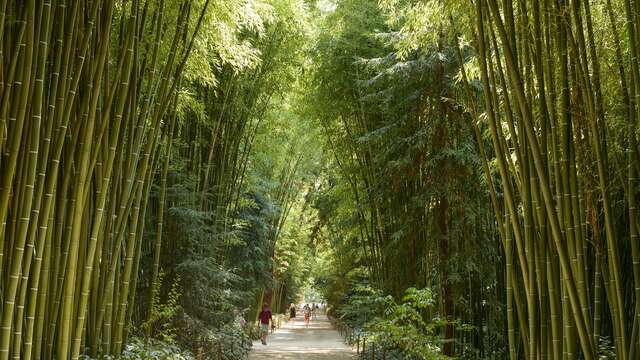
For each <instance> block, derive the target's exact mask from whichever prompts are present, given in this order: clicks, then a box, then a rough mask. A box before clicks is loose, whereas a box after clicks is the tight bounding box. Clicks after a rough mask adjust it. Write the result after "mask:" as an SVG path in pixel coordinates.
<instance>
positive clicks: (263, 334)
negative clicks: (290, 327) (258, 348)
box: [258, 303, 273, 345]
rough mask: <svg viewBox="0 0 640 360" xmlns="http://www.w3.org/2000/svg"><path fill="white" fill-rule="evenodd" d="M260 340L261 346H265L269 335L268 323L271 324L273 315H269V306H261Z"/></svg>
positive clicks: (259, 316) (265, 304)
mask: <svg viewBox="0 0 640 360" xmlns="http://www.w3.org/2000/svg"><path fill="white" fill-rule="evenodd" d="M258 318H260V340H261V341H262V345H267V336H268V335H269V322H273V315H272V314H271V309H270V308H269V304H267V303H264V305H263V306H262V311H261V312H260V315H258Z"/></svg>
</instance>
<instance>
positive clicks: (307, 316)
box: [289, 304, 320, 327]
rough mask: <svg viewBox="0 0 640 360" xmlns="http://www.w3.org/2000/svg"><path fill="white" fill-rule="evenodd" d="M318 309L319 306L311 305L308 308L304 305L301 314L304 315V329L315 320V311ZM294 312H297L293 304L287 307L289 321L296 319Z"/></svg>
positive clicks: (307, 305)
mask: <svg viewBox="0 0 640 360" xmlns="http://www.w3.org/2000/svg"><path fill="white" fill-rule="evenodd" d="M318 309H320V305H318V304H311V306H309V304H305V305H304V306H303V307H302V313H303V314H304V324H305V326H306V327H309V322H310V321H311V320H312V319H314V320H315V318H316V311H317V310H318ZM296 312H297V307H296V305H295V304H291V306H289V320H290V321H291V320H292V319H294V318H295V317H296Z"/></svg>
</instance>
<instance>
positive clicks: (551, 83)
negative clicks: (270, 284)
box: [315, 0, 640, 359]
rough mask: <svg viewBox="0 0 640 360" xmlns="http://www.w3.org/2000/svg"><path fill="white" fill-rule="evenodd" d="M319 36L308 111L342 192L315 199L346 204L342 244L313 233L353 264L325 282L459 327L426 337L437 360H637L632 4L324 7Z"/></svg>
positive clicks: (479, 0) (639, 8)
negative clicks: (493, 357) (414, 290)
mask: <svg viewBox="0 0 640 360" xmlns="http://www.w3.org/2000/svg"><path fill="white" fill-rule="evenodd" d="M327 19H328V20H327V23H328V24H331V25H329V26H332V27H334V28H336V29H338V30H336V31H335V32H333V33H330V34H325V35H323V36H320V37H319V40H318V44H317V45H316V49H317V51H318V54H317V59H318V60H317V61H318V63H319V66H318V70H316V75H315V76H316V79H315V84H316V91H317V93H318V94H319V95H318V98H320V100H318V101H317V102H316V106H317V108H318V110H317V111H318V114H319V115H318V116H319V118H320V119H321V121H322V122H323V126H324V128H325V134H326V135H325V138H326V139H327V140H326V141H327V142H328V144H329V145H328V148H331V149H333V153H334V156H335V162H336V175H335V176H337V177H339V178H341V179H343V181H344V185H341V186H336V185H331V184H326V186H327V187H328V188H327V189H326V190H325V196H327V197H329V198H331V197H333V196H336V195H335V194H337V193H339V192H347V193H349V194H350V195H349V200H348V201H353V202H354V203H355V204H358V205H356V208H355V209H356V210H357V211H356V212H355V213H353V214H352V220H351V221H352V223H351V224H352V225H348V226H346V230H348V232H346V230H345V225H344V224H341V223H340V221H332V220H330V219H326V222H327V224H326V229H327V231H328V232H330V233H333V235H332V236H337V237H342V238H343V240H341V244H342V246H343V247H345V249H353V250H350V251H354V252H355V255H353V254H348V253H347V254H345V255H341V256H340V258H341V260H340V262H342V263H343V264H346V265H342V266H345V269H342V270H340V271H343V272H346V271H350V270H351V271H353V269H357V268H359V267H362V266H363V267H364V268H365V269H367V270H366V271H367V273H368V274H369V275H367V276H365V278H367V279H368V280H370V281H371V282H372V283H374V284H375V286H376V287H377V288H381V289H383V291H384V292H385V293H389V294H393V295H394V296H396V297H399V296H401V295H402V294H403V292H404V290H405V289H406V288H407V287H411V286H416V287H431V288H432V289H434V291H435V290H437V291H438V294H439V295H438V296H437V300H438V309H437V312H438V313H439V314H440V315H442V316H444V317H445V318H447V319H458V320H461V321H463V322H465V323H469V324H472V325H475V326H476V330H473V331H472V332H471V334H470V333H469V332H465V331H464V330H460V331H458V330H457V329H455V328H454V326H453V325H451V326H446V325H445V326H444V328H443V330H442V334H441V335H442V336H443V338H444V343H443V345H442V351H443V353H444V354H445V355H462V354H469V351H470V350H469V348H468V346H469V345H468V344H471V345H472V347H473V348H476V349H478V350H479V354H478V353H476V355H475V356H489V353H485V351H490V348H493V353H494V354H496V352H495V350H496V347H498V348H499V347H501V346H502V345H504V348H503V349H504V354H503V355H502V356H504V357H507V358H511V359H521V358H525V359H582V358H584V359H598V358H607V356H615V358H619V359H635V358H637V357H638V356H640V352H639V351H640V349H639V348H638V346H639V344H640V333H639V331H640V329H639V328H638V325H639V324H640V322H639V321H638V314H639V312H638V310H639V309H640V307H639V306H640V305H639V304H640V293H638V290H637V289H638V284H639V283H638V279H639V278H640V277H639V274H640V271H639V269H638V264H639V262H638V260H639V257H638V256H639V254H640V253H639V252H638V251H639V250H638V245H639V242H638V241H639V239H638V229H639V228H638V214H637V210H636V206H637V204H638V203H639V198H638V184H637V182H638V180H637V179H638V170H639V169H640V162H639V160H638V154H639V148H638V142H637V137H638V128H637V121H638V111H639V110H640V107H639V104H638V100H637V99H638V84H639V82H638V60H639V58H638V55H637V51H638V39H639V38H638V36H639V34H640V28H639V27H638V26H639V25H638V24H640V3H639V2H638V1H634V0H620V1H613V0H606V1H580V0H575V1H573V0H567V1H554V0H552V1H547V0H532V1H524V0H515V1H512V0H476V1H473V2H464V1H453V2H443V1H426V2H400V1H382V2H379V3H376V2H354V1H342V2H340V3H339V4H338V7H337V9H336V10H335V12H333V13H331V15H330V16H328V17H327ZM336 24H337V25H336ZM345 24H348V25H345ZM365 44H366V45H365ZM326 54H330V56H327V55H326ZM353 59H356V60H353ZM335 74H337V75H335ZM336 89H337V90H336ZM323 97H326V98H327V100H325V99H323ZM328 103H331V104H332V105H329V104H328ZM323 206H324V205H323ZM342 206H349V205H347V204H345V203H343V205H342ZM324 211H328V214H327V215H329V214H332V215H330V216H337V215H338V214H339V213H340V211H341V210H340V208H338V209H335V208H333V209H332V208H325V209H324ZM343 216H344V215H343ZM341 228H342V229H341ZM469 256H471V257H472V258H473V257H477V260H472V259H470V258H468V257H469ZM354 259H355V260H354ZM488 259H491V264H487V263H486V262H485V260H488ZM344 261H346V263H344ZM349 261H350V262H349ZM488 265H493V266H494V267H493V268H492V267H491V266H488ZM353 274H354V275H352V277H351V278H350V279H351V281H353V282H357V281H362V279H361V277H360V276H361V275H357V274H358V273H357V272H355V271H354V272H353ZM341 284H342V285H341ZM345 286H346V287H347V289H348V288H351V289H353V286H354V285H349V284H348V283H347V284H344V283H341V282H340V281H337V282H335V283H334V287H335V289H334V290H335V291H336V294H341V291H344V290H339V289H341V288H344V287H345ZM478 287H480V288H478ZM352 291H353V290H352ZM347 298H348V297H343V298H341V299H336V301H345V299H347ZM481 303H484V305H483V304H481ZM493 311H495V312H493ZM492 318H493V319H492ZM501 344H502V345H501Z"/></svg>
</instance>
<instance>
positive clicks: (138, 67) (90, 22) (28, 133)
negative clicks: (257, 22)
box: [0, 0, 208, 359]
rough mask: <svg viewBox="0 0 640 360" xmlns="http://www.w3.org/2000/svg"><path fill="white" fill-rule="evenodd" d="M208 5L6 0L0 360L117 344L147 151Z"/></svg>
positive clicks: (146, 182) (146, 181)
mask: <svg viewBox="0 0 640 360" xmlns="http://www.w3.org/2000/svg"><path fill="white" fill-rule="evenodd" d="M207 3H208V2H207ZM207 3H204V4H202V6H195V5H194V4H193V3H191V2H184V3H182V4H179V5H178V7H177V8H173V9H172V8H170V7H169V6H166V5H165V4H164V2H162V1H161V2H153V3H150V2H146V3H145V4H142V3H140V2H138V1H132V2H127V3H120V2H115V1H90V2H89V1H87V2H85V1H64V0H61V1H35V0H30V1H18V2H9V1H3V2H2V4H1V6H2V11H1V13H2V19H0V23H1V25H2V26H1V28H2V32H1V33H0V39H1V43H2V49H3V51H2V85H1V86H0V87H1V90H0V91H2V93H1V97H2V104H3V105H2V113H1V116H0V117H1V118H2V125H1V126H0V128H2V136H1V137H0V138H1V139H2V140H0V141H1V142H0V149H2V159H1V161H2V162H1V163H0V169H1V171H0V174H1V181H2V182H1V183H2V185H1V189H2V190H1V191H0V194H1V195H0V204H1V205H0V218H1V219H2V221H1V223H2V228H0V244H1V245H0V268H2V279H1V280H0V284H1V288H2V311H1V313H2V326H1V328H2V330H1V331H0V358H1V359H9V358H14V359H16V358H24V359H29V358H32V357H33V358H59V359H66V358H73V359H77V358H78V356H79V354H80V353H81V349H83V348H84V347H87V348H90V349H91V353H93V354H96V353H98V352H99V353H116V354H117V353H119V352H120V351H121V349H122V347H123V341H124V339H125V338H126V336H127V328H126V325H127V323H128V318H129V317H130V316H131V312H130V309H131V306H129V305H130V304H131V303H133V302H134V301H135V294H136V293H135V288H136V276H137V274H136V271H135V269H136V268H137V261H136V260H137V258H138V256H139V248H140V247H139V243H140V241H141V238H142V231H143V227H142V221H143V219H144V216H145V209H146V201H147V197H148V194H149V190H150V178H151V177H152V174H153V173H154V169H155V168H156V167H158V166H159V164H161V163H162V161H161V157H160V156H158V153H157V151H156V150H157V148H158V145H159V142H160V139H161V134H162V133H166V132H168V131H169V129H170V128H172V125H171V124H172V122H173V121H174V120H173V119H174V116H172V115H171V114H172V111H170V109H171V108H172V107H174V106H175V101H176V93H177V92H176V89H177V87H178V83H179V80H180V77H181V73H182V71H183V69H184V67H185V62H186V59H187V57H188V56H189V52H190V51H191V49H192V47H193V43H194V39H195V36H196V34H197V32H198V28H199V26H200V24H201V23H202V18H203V15H204V13H205V11H206V8H207V6H208V4H207ZM172 5H174V6H175V4H172ZM168 14H177V17H175V18H171V17H170V16H168Z"/></svg>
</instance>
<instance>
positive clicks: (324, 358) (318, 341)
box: [249, 315, 354, 360]
mask: <svg viewBox="0 0 640 360" xmlns="http://www.w3.org/2000/svg"><path fill="white" fill-rule="evenodd" d="M267 343H268V345H267V346H264V345H262V344H260V341H256V342H254V343H253V351H252V352H251V355H249V360H267V359H269V360H349V359H353V358H354V357H353V350H351V348H349V346H347V345H345V343H344V342H343V341H342V338H341V337H340V335H339V334H338V332H337V331H335V330H334V329H333V328H332V327H331V323H329V320H328V319H327V317H326V316H324V315H318V317H317V318H316V320H313V321H311V324H310V325H309V328H306V327H305V326H304V320H303V319H302V318H300V317H298V318H297V319H295V320H294V321H293V322H290V323H288V324H286V325H284V326H283V327H282V328H280V329H278V330H277V331H276V332H275V333H274V334H270V335H269V337H268V338H267Z"/></svg>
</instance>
